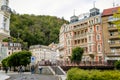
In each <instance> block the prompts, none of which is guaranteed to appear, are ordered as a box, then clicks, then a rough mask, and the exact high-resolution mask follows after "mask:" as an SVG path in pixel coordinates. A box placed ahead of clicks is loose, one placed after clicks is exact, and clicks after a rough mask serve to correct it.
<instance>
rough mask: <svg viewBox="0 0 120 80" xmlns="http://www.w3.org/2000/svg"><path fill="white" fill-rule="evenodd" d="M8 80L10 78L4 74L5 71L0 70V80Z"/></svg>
mask: <svg viewBox="0 0 120 80" xmlns="http://www.w3.org/2000/svg"><path fill="white" fill-rule="evenodd" d="M8 78H10V76H8V75H7V74H6V73H5V71H3V70H0V80H6V79H8Z"/></svg>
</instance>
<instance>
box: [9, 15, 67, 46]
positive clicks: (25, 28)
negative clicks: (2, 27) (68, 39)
mask: <svg viewBox="0 0 120 80" xmlns="http://www.w3.org/2000/svg"><path fill="white" fill-rule="evenodd" d="M64 23H68V21H66V20H64V19H63V18H62V19H60V18H57V17H55V16H45V15H38V16H36V15H28V14H24V15H20V14H11V19H10V35H11V36H12V37H13V38H15V39H14V40H13V38H12V41H14V42H15V41H19V42H26V43H27V44H28V46H30V45H35V44H41V45H48V44H50V43H52V42H55V43H58V40H59V30H60V27H61V26H62V25H63V24H64ZM17 39H19V40H17Z"/></svg>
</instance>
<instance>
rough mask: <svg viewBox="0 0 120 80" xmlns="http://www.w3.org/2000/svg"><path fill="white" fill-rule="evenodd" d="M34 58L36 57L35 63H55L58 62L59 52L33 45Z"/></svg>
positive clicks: (31, 49)
mask: <svg viewBox="0 0 120 80" xmlns="http://www.w3.org/2000/svg"><path fill="white" fill-rule="evenodd" d="M29 51H31V53H32V56H34V57H35V63H38V62H39V61H50V62H55V61H56V60H57V54H58V53H57V52H56V51H55V50H53V49H52V48H50V47H48V46H43V45H33V46H30V49H29Z"/></svg>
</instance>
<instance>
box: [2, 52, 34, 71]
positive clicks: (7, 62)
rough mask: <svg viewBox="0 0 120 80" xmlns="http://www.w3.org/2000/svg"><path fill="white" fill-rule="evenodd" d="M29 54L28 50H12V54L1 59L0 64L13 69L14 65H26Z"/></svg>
mask: <svg viewBox="0 0 120 80" xmlns="http://www.w3.org/2000/svg"><path fill="white" fill-rule="evenodd" d="M31 55H32V54H31V52H29V51H20V52H14V53H13V54H12V55H10V56H9V57H7V58H5V59H3V60H2V65H3V66H9V67H14V70H15V67H18V66H20V65H23V66H27V65H28V64H29V63H30V59H31Z"/></svg>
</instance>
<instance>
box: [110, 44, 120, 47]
mask: <svg viewBox="0 0 120 80" xmlns="http://www.w3.org/2000/svg"><path fill="white" fill-rule="evenodd" d="M109 45H110V47H111V48H112V47H120V43H115V44H109Z"/></svg>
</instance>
